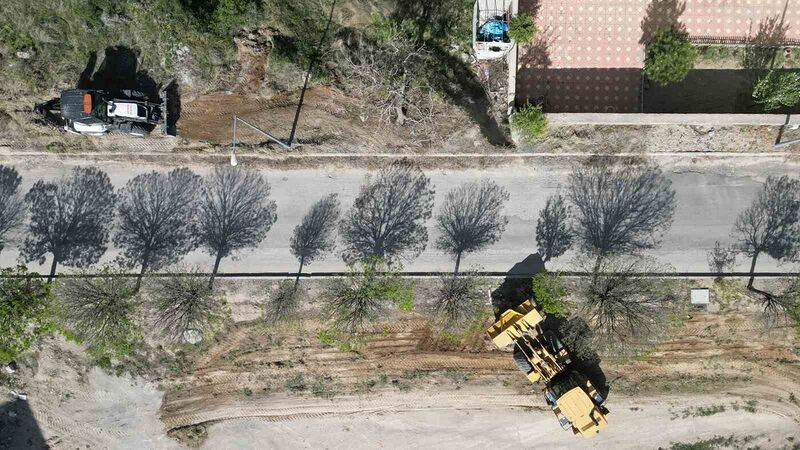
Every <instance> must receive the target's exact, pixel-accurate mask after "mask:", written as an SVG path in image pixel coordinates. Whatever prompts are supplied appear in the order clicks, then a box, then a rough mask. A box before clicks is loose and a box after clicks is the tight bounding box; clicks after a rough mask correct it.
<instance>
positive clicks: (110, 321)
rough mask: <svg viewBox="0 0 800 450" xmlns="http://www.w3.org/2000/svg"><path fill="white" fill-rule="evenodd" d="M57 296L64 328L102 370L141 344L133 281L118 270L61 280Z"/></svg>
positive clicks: (104, 270)
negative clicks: (64, 323) (83, 345)
mask: <svg viewBox="0 0 800 450" xmlns="http://www.w3.org/2000/svg"><path fill="white" fill-rule="evenodd" d="M85 275H93V276H92V277H88V276H85ZM56 293H57V298H58V303H59V306H60V307H61V308H62V314H63V317H64V319H65V322H66V328H67V329H68V330H69V331H70V332H72V333H74V335H75V337H77V339H78V340H80V341H81V342H82V343H84V344H86V346H87V351H88V353H89V354H90V355H91V356H92V357H94V359H95V361H96V362H97V363H98V364H100V365H101V366H103V365H110V361H111V360H112V359H116V358H122V357H124V356H128V355H131V354H133V353H134V351H135V350H136V349H137V348H138V347H139V346H140V344H141V343H142V339H143V338H142V329H141V327H140V325H139V324H138V323H137V318H139V317H141V311H140V308H139V298H138V296H137V291H136V287H135V280H133V279H131V278H126V277H124V271H122V270H121V269H115V268H111V267H103V268H102V270H101V271H100V273H99V274H98V273H96V272H93V273H89V272H86V271H83V272H80V273H79V274H78V276H77V277H75V278H64V279H63V280H61V281H60V282H59V283H58V289H57V291H56Z"/></svg>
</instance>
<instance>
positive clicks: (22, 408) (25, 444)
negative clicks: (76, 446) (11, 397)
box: [0, 400, 50, 450]
mask: <svg viewBox="0 0 800 450" xmlns="http://www.w3.org/2000/svg"><path fill="white" fill-rule="evenodd" d="M0 448H8V449H37V450H39V449H47V448H50V446H49V445H48V444H47V441H46V440H45V438H44V435H43V434H42V430H41V428H39V423H38V422H37V421H36V418H35V417H34V416H33V411H31V408H30V405H28V402H27V401H25V400H16V401H11V402H8V403H3V404H0Z"/></svg>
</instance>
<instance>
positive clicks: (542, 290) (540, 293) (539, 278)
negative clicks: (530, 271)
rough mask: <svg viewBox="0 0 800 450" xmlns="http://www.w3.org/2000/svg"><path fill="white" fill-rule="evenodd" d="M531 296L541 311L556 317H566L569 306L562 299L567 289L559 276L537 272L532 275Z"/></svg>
mask: <svg viewBox="0 0 800 450" xmlns="http://www.w3.org/2000/svg"><path fill="white" fill-rule="evenodd" d="M532 285H533V286H532V287H533V297H534V299H535V300H536V304H538V305H539V306H540V307H541V308H542V311H544V312H545V313H547V314H550V315H553V316H556V317H568V316H569V306H568V305H567V302H566V301H565V300H564V297H566V295H567V290H566V288H565V287H564V281H563V280H562V279H561V277H560V276H558V275H556V274H550V273H537V274H536V275H534V277H533V283H532Z"/></svg>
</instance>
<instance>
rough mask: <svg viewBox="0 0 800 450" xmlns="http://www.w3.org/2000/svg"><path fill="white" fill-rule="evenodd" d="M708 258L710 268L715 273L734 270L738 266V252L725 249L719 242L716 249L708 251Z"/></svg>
mask: <svg viewBox="0 0 800 450" xmlns="http://www.w3.org/2000/svg"><path fill="white" fill-rule="evenodd" d="M707 257H708V268H709V269H711V271H712V272H714V273H723V272H725V271H726V270H727V271H730V270H733V266H734V265H735V264H736V250H734V249H732V248H728V247H723V246H722V244H721V243H720V242H719V241H716V242H715V243H714V249H713V250H709V251H708V254H707Z"/></svg>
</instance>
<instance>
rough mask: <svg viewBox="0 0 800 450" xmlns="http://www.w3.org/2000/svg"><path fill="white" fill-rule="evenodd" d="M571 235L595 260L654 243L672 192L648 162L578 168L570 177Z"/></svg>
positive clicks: (665, 222) (667, 221)
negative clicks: (572, 214) (573, 227)
mask: <svg viewBox="0 0 800 450" xmlns="http://www.w3.org/2000/svg"><path fill="white" fill-rule="evenodd" d="M568 198H569V200H570V201H571V202H572V205H573V207H574V211H575V225H576V238H577V239H578V241H579V242H580V243H581V246H582V247H583V249H584V250H585V251H587V252H589V253H592V254H595V255H597V258H598V262H599V259H600V258H601V257H603V256H605V255H607V254H610V253H627V252H636V251H638V250H643V249H648V248H654V247H656V246H658V245H659V237H657V236H656V234H657V233H659V232H661V233H663V232H665V231H666V230H667V229H669V227H670V225H671V224H672V215H673V213H674V211H675V191H673V189H672V182H671V181H669V180H668V179H667V178H666V177H665V176H664V175H663V174H662V173H661V170H660V169H658V168H657V167H653V166H645V167H630V166H624V167H617V168H615V167H608V166H597V165H593V166H583V167H579V168H577V169H576V170H575V171H574V172H573V173H572V175H571V176H570V179H569V192H568Z"/></svg>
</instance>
